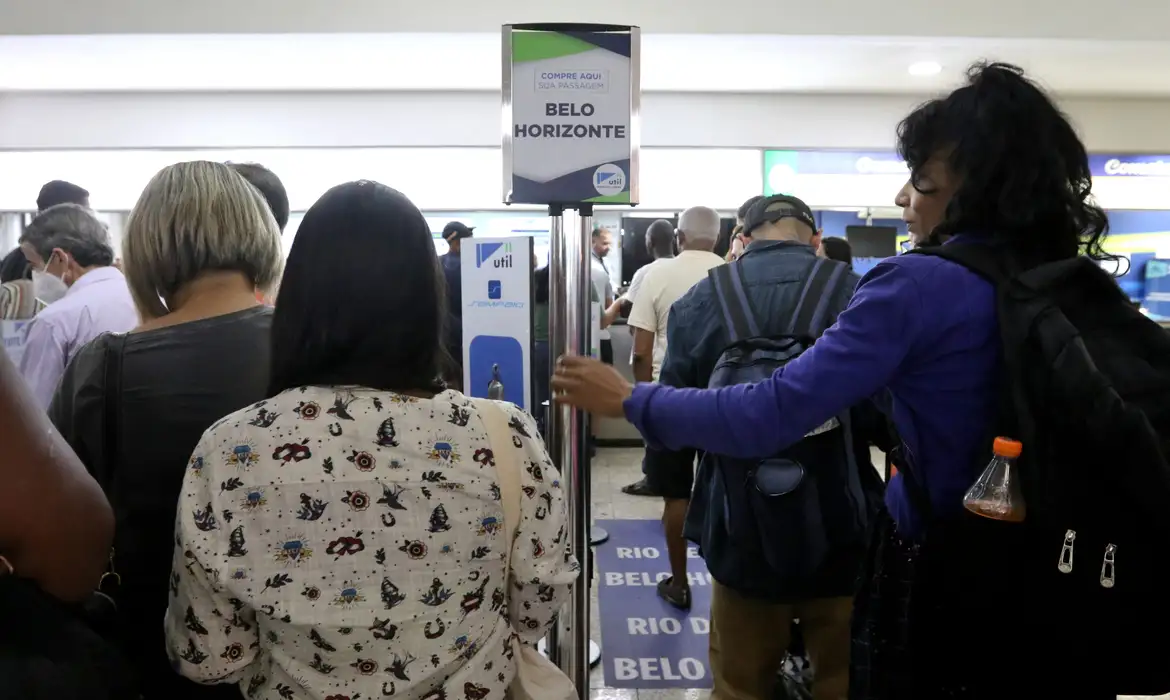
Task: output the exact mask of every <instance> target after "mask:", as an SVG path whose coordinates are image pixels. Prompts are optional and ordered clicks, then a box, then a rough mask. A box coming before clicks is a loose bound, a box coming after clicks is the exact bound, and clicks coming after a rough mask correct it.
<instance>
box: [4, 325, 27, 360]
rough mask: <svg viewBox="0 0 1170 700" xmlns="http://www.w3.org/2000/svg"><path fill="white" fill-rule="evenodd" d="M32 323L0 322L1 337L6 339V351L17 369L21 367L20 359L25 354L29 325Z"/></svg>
mask: <svg viewBox="0 0 1170 700" xmlns="http://www.w3.org/2000/svg"><path fill="white" fill-rule="evenodd" d="M29 323H31V321H28V320H25V321H0V336H2V337H3V338H4V351H5V352H7V353H8V358H9V359H10V360H12V364H13V365H15V366H16V367H19V366H20V357H21V355H23V354H24V341H25V336H26V335H27V333H28V324H29Z"/></svg>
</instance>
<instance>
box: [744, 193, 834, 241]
mask: <svg viewBox="0 0 1170 700" xmlns="http://www.w3.org/2000/svg"><path fill="white" fill-rule="evenodd" d="M781 219H796V220H797V221H802V222H804V223H805V224H808V227H809V228H811V229H812V230H813V232H816V230H817V220H816V218H815V217H814V216H813V213H812V209H809V207H808V205H807V204H805V203H804V202H803V201H801V200H799V199H797V198H796V197H792V196H789V195H786V194H774V195H772V196H771V197H764V198H763V199H761V200H759V201H758V202H756V203H755V204H753V205H751V207H750V208H748V211H747V214H746V215H745V216H744V217H743V233H744V235H746V236H750V235H751V232H752V230H754V229H757V228H759V227H760V226H762V225H764V224H766V223H768V222H772V221H779V220H781Z"/></svg>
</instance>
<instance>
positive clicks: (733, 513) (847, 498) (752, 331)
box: [698, 258, 869, 599]
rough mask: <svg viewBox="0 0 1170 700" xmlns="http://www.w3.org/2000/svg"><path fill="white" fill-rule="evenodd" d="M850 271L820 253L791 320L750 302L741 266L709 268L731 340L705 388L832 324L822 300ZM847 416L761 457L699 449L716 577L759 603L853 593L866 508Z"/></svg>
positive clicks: (706, 541) (761, 364) (704, 545)
mask: <svg viewBox="0 0 1170 700" xmlns="http://www.w3.org/2000/svg"><path fill="white" fill-rule="evenodd" d="M848 271H849V268H848V266H847V265H844V264H842V263H838V262H833V261H830V260H825V259H823V258H818V259H817V261H816V263H815V264H814V265H813V267H812V270H811V271H810V272H809V274H808V276H807V278H806V279H805V282H804V286H803V288H802V290H801V293H800V297H799V302H798V304H797V308H796V311H795V313H794V314H793V315H792V317H791V318H790V319H770V318H768V317H766V316H763V315H761V314H759V313H758V312H757V311H756V310H755V309H753V308H752V303H751V299H750V298H749V297H748V295H747V293H746V290H745V286H744V282H743V277H742V274H743V273H742V269H741V267H740V265H738V264H735V263H732V264H729V265H720V266H718V267H716V268H714V269H712V270H711V272H710V273H709V278H710V280H711V283H712V285H713V289H714V291H715V294H716V297H717V299H718V301H719V304H720V308H721V310H722V313H723V322H724V325H725V327H726V331H727V334H728V338H729V339H730V345H728V347H727V348H726V349H724V351H723V353H722V354H721V355H720V357H719V360H718V362H717V363H716V365H715V369H714V371H713V372H712V374H711V377H710V379H709V381H708V386H709V387H712V388H716V387H724V386H732V385H736V384H748V383H753V382H759V381H763V380H766V379H768V378H769V377H771V376H772V373H773V372H774V371H775V370H776V369H777V368H779V367H783V366H784V365H786V364H787V363H789V362H791V361H792V360H793V359H795V358H796V357H799V356H800V354H801V353H803V352H804V351H805V350H807V349H808V348H809V347H811V346H812V344H813V343H814V342H815V341H816V339H817V338H819V337H820V335H821V333H823V332H824V330H825V328H826V327H827V326H828V325H829V324H830V323H831V322H832V321H833V318H832V316H833V314H832V313H831V312H830V307H831V306H832V305H831V304H829V303H827V302H828V300H830V299H833V298H835V297H837V296H839V295H840V294H841V293H842V290H843V289H844V287H845V285H846V284H849V278H850V276H849V274H848ZM851 421H852V419H851V416H850V413H849V411H844V412H843V413H842V414H841V415H840V416H837V417H834V418H832V419H831V420H830V421H828V422H826V423H825V424H824V425H822V426H820V427H819V428H817V429H816V430H814V431H812V432H811V433H809V435H807V436H806V437H805V438H804V439H803V440H801V441H800V442H798V443H797V444H795V445H793V446H792V447H790V448H788V449H786V450H784V451H783V452H782V453H781V454H778V455H775V456H773V457H770V458H768V459H764V460H745V459H735V458H731V457H726V456H718V455H713V454H710V453H708V454H706V455H704V457H703V459H704V461H705V462H708V464H707V465H705V466H706V467H707V468H704V469H702V470H701V475H704V476H706V477H707V478H708V479H709V483H708V489H709V491H710V496H711V498H710V505H709V506H707V514H706V518H705V520H704V525H703V528H702V532H701V535H700V536H699V537H698V539H699V543H700V546H701V549H702V552H703V556H704V558H705V559H706V562H707V567H708V569H709V570H710V572H711V575H712V576H713V577H714V578H715V579H716V580H717V581H719V582H720V583H723V584H724V585H727V586H729V587H731V588H734V589H735V590H737V591H738V592H740V593H742V594H744V595H748V596H751V597H756V598H762V599H791V598H806V597H818V596H824V595H850V594H851V593H852V590H853V583H854V581H855V579H856V575H857V571H858V566H859V563H860V560H861V556H862V553H863V551H864V542H865V536H866V530H867V527H868V520H869V507H868V503H867V500H866V492H865V488H864V486H863V484H862V482H861V477H860V474H859V472H858V468H857V461H856V459H855V458H854V455H853V440H852V432H851ZM712 467H713V468H712Z"/></svg>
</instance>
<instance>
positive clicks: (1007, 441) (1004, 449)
mask: <svg viewBox="0 0 1170 700" xmlns="http://www.w3.org/2000/svg"><path fill="white" fill-rule="evenodd" d="M991 449H992V450H994V451H995V454H997V455H999V456H1000V457H1007V458H1008V459H1015V458H1016V457H1019V456H1020V453H1021V452H1023V451H1024V445H1023V443H1021V442H1019V441H1018V440H1012V439H1011V438H1005V437H997V438H996V439H995V442H994V443H993V444H992V446H991Z"/></svg>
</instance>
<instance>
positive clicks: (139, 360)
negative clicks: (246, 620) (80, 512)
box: [49, 307, 272, 700]
mask: <svg viewBox="0 0 1170 700" xmlns="http://www.w3.org/2000/svg"><path fill="white" fill-rule="evenodd" d="M271 325H272V310H271V309H269V308H266V307H255V308H252V309H247V310H244V311H238V312H235V313H231V314H225V315H223V316H216V317H213V318H209V319H202V320H199V321H192V322H190V323H184V324H180V325H177V326H171V327H168V328H159V329H156V330H149V331H143V332H141V333H131V334H129V335H126V336H124V339H123V338H115V337H113V336H110V335H103V336H99V337H98V338H96V339H95V340H94V341H92V342H91V343H89V344H88V345H87V346H86V347H84V348H82V349H81V351H80V352H78V354H77V356H76V357H75V358H74V359H73V361H72V362H71V363H70V365H69V367H68V368H67V369H66V371H65V375H64V377H63V378H62V380H61V384H60V386H59V387H58V388H57V393H56V395H55V396H54V398H53V403H52V405H51V406H50V408H49V418H50V419H51V420H52V421H53V424H54V425H55V426H56V427H57V429H58V430H59V431H60V432H61V434H62V436H64V438H65V439H66V440H67V441H68V442H69V444H70V445H71V446H72V447H73V449H74V450H75V451H76V452H77V456H78V457H80V458H81V460H82V462H84V463H85V465H86V467H87V468H88V469H89V472H90V473H91V474H93V476H94V477H95V478H96V479H97V480H98V483H100V484H101V485H102V488H103V489H104V490H105V492H106V496H107V497H108V498H109V499H110V503H111V504H112V505H113V506H114V511H115V516H116V521H117V527H116V531H115V538H114V549H115V566H116V568H117V571H118V573H119V575H120V576H121V577H122V584H121V586H120V587H119V588H118V589H117V592H116V595H115V598H116V599H117V602H118V610H119V618H120V623H121V624H120V627H121V629H120V633H121V634H122V636H123V639H122V641H123V644H124V647H125V649H126V652H127V654H128V656H129V657H130V659H131V660H132V661H134V662H135V664H136V665H137V667H138V670H139V673H140V675H141V678H140V680H141V683H142V692H143V697H144V698H146V700H154V699H155V698H158V699H159V700H162V699H164V698H165V699H166V700H183V699H185V698H192V699H196V698H198V699H201V700H202V699H210V698H218V697H224V698H227V697H230V698H239V697H241V694H240V691H239V689H238V688H236V687H235V686H234V685H231V686H199V685H196V684H194V683H191V682H189V681H187V680H185V679H183V678H181V677H179V676H178V675H176V674H175V673H174V672H173V671H171V670H170V664H169V662H168V660H167V656H166V648H165V642H164V634H163V617H164V614H165V612H166V608H167V602H168V597H169V596H168V590H169V580H170V572H171V557H172V552H173V549H174V545H173V542H174V523H175V509H176V503H177V501H178V498H179V491H180V488H181V486H182V483H183V476H184V473H185V471H186V468H187V464H188V461H189V460H190V458H191V452H192V450H193V449H194V448H195V445H196V444H197V443H198V442H199V438H200V437H201V436H202V435H203V432H204V431H205V430H207V429H208V428H209V427H211V424H212V423H214V422H215V421H217V420H219V419H220V418H222V417H223V416H225V415H227V414H229V413H232V412H234V411H236V410H238V409H240V408H244V407H245V406H248V405H250V404H252V403H255V402H256V401H259V400H261V399H263V398H265V393H266V390H267V386H268V363H269V331H270V328H271ZM115 354H117V355H118V356H119V357H117V358H115V357H114V355H115ZM119 359H120V363H119V362H118V360H119ZM111 362H114V363H115V364H114V365H113V366H114V367H116V368H117V370H116V371H115V372H114V373H113V374H111V373H110V371H109V367H110V363H111ZM111 376H114V377H118V378H119V379H118V380H116V381H117V385H118V386H117V387H114V388H113V390H112V392H111V391H110V390H109V389H110V388H109V387H107V386H106V384H107V378H108V377H111ZM111 413H112V414H113V416H112V418H113V422H112V423H111V422H108V420H109V419H110V418H111V415H110V414H111ZM110 443H113V444H110Z"/></svg>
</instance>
